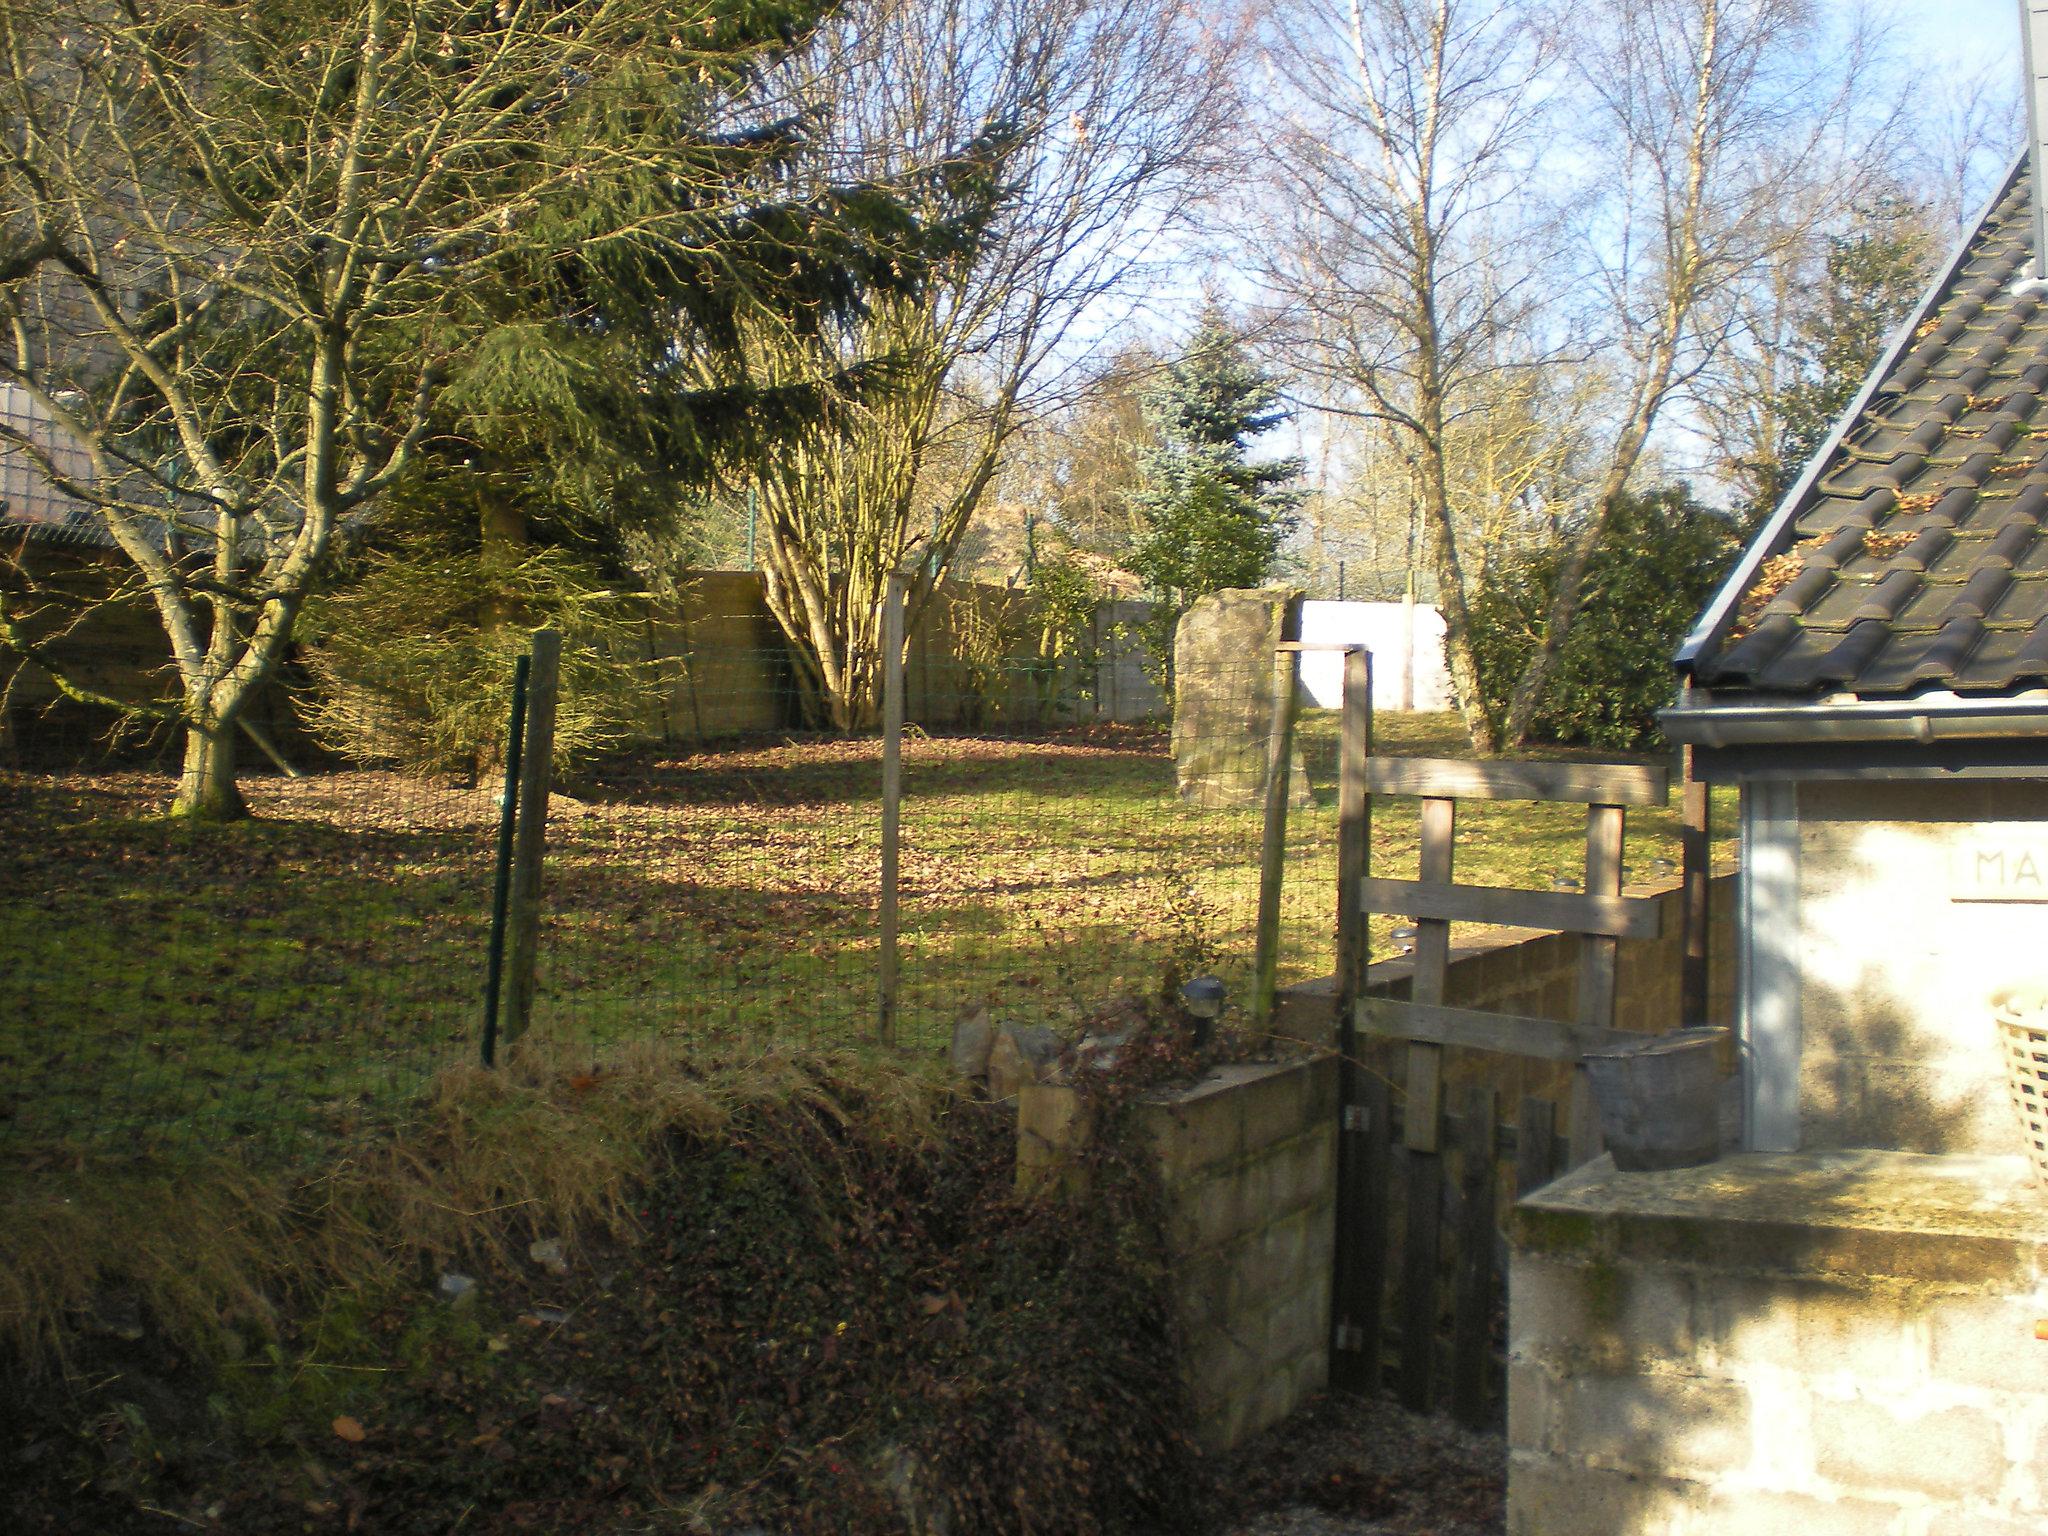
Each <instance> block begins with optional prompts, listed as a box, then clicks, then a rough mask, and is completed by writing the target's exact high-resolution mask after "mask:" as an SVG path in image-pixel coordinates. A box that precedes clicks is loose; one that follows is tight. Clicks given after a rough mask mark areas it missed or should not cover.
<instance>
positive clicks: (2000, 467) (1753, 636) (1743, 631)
mask: <svg viewBox="0 0 2048 1536" xmlns="http://www.w3.org/2000/svg"><path fill="white" fill-rule="evenodd" d="M2030 198H2031V188H2030V181H2029V175H2028V172H2027V170H2026V168H2025V167H2024V166H2022V167H2021V168H2020V169H2019V170H2017V171H2016V172H2015V173H2014V175H2013V177H2012V178H2011V179H2010V180H2009V181H2008V183H2007V184H2006V186H2005V188H2004V189H2003V191H2002V192H2001V194H2000V196H1999V198H1998V200H1997V202H1996V203H1995V204H1994V205H1993V207H1992V209H1991V211H1990V213H1989V214H1987V215H1986V217H1985V219H1984V221H1983V222H1982V223H1981V224H1980V225H1979V227H1978V228H1977V230H1976V231H1975V233H1974V234H1973V235H1972V237H1971V239H1970V242H1969V244H1968V246H1967V247H1966V249H1965V251H1964V253H1963V255H1962V258H1961V260H1960V262H1959V264H1958V265H1957V267H1956V268H1955V270H1954V271H1953V272H1952V273H1951V276H1950V279H1949V282H1948V284H1947V287H1946V288H1945V289H1944V290H1943V291H1942V292H1940V293H1939V294H1937V295H1936V296H1935V299H1934V301H1933V304H1932V307H1931V308H1930V309H1929V310H1927V311H1925V312H1924V313H1925V315H1926V316H1928V317H1929V318H1923V319H1921V320H1919V321H1918V322H1916V324H1917V329H1916V330H1915V332H1914V336H1913V339H1912V340H1911V342H1910V343H1909V344H1908V345H1907V347H1906V349H1905V351H1904V352H1903V354H1902V355H1901V356H1900V357H1899V358H1898V359H1897V360H1896V361H1895V362H1894V363H1893V365H1892V367H1891V369H1890V371H1889V373H1888V374H1887V375H1886V376H1885V377H1883V378H1882V379H1880V380H1879V381H1878V382H1877V385H1876V387H1875V388H1874V389H1873V390H1872V392H1871V395H1870V398H1869V399H1868V400H1867V401H1866V403H1865V405H1864V408H1863V411H1862V414H1861V415H1860V416H1859V417H1858V419H1856V420H1855V421H1853V422H1851V423H1849V424H1848V426H1847V428H1846V429H1845V430H1844V432H1843V433H1842V437H1841V442H1840V444H1839V445H1838V446H1837V447H1836V448H1835V449H1834V450H1833V455H1832V457H1831V458H1830V460H1829V461H1828V462H1826V463H1824V464H1822V465H1821V466H1820V467H1819V471H1818V473H1816V474H1815V475H1814V476H1813V477H1812V480H1811V482H1810V484H1809V487H1808V489H1807V491H1806V493H1805V496H1806V499H1805V500H1804V502H1803V503H1801V504H1799V505H1797V506H1795V507H1792V508H1789V509H1787V511H1786V513H1785V514H1783V515H1781V516H1780V517H1778V518H1775V519H1773V520H1772V522H1771V524H1770V525H1769V531H1768V534H1767V535H1766V536H1767V537H1770V538H1772V539H1773V540H1774V541H1775V542H1774V543H1773V544H1772V545H1771V546H1770V547H1768V548H1766V549H1765V550H1764V551H1763V553H1765V554H1769V555H1774V556H1777V557H1778V558H1775V559H1771V560H1757V561H1756V562H1755V563H1754V564H1755V568H1756V571H1757V574H1756V575H1755V576H1753V577H1752V586H1751V588H1750V590H1749V591H1748V592H1747V593H1745V594H1744V595H1743V597H1742V598H1741V599H1740V600H1739V601H1738V602H1737V603H1736V604H1735V605H1734V609H1733V612H1734V618H1733V620H1732V622H1731V623H1730V624H1729V625H1728V626H1727V629H1726V632H1725V633H1724V634H1723V635H1722V636H1721V637H1720V638H1719V640H1718V641H1717V642H1716V643H1715V644H1713V645H1710V646H1708V647H1706V648H1705V649H1703V650H1702V651H1701V652H1700V653H1699V654H1697V655H1695V656H1693V657H1692V658H1691V660H1690V662H1689V663H1688V664H1689V665H1690V667H1691V669H1692V671H1693V674H1694V676H1695V677H1697V678H1698V679H1699V680H1700V681H1701V682H1703V683H1707V684H1710V685H1712V686H1713V687H1715V688H1717V689H1725V690H1732V691H1737V692H1742V691H1747V692H1755V693H1765V694H1810V693H1812V692H1813V691H1814V690H1816V689H1826V690H1828V691H1830V692H1834V691H1840V690H1847V691H1850V692H1853V693H1857V694H1863V695H1871V696H1884V695H1897V694H1903V693H1911V692H1915V691H1919V690H1923V689H1936V688H1941V689H1954V690H1956V691H1958V692H1964V693H1970V692H1977V693H1983V692H1997V691H2009V690H2012V689H2015V688H2022V687H2025V688H2032V687H2041V686H2048V537H2044V530H2048V304H2044V302H2043V300H2042V298H2041V296H2040V295H2038V294H2036V293H2033V292H2026V293H2015V292H2013V284H2014V281H2015V280H2016V279H2017V278H2019V277H2021V276H2023V275H2024V271H2025V268H2026V265H2027V263H2028V261H2029V260H2030V258H2031V255H2032V236H2033V222H2032V209H2031V202H2030ZM1930 321H1931V323H1930ZM1788 558H1789V560H1790V561H1791V562H1792V563H1791V565H1790V566H1789V575H1788V565H1787V560H1788ZM1766 570H1768V573H1769V574H1768V576H1766V575H1765V574H1764V573H1765V571H1766ZM1765 580H1769V581H1770V582H1771V583H1772V585H1771V586H1769V587H1768V588H1765V587H1762V586H1760V585H1758V583H1760V582H1763V581H1765Z"/></svg>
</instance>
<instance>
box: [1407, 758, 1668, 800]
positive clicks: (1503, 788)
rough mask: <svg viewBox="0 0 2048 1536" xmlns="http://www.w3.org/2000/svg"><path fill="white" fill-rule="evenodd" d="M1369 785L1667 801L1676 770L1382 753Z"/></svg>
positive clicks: (1467, 793) (1410, 791)
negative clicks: (1474, 760)
mask: <svg viewBox="0 0 2048 1536" xmlns="http://www.w3.org/2000/svg"><path fill="white" fill-rule="evenodd" d="M1366 787H1367V788H1368V789H1370V790H1371V791H1372V792H1373V793H1374V794H1376V795H1435V796H1442V797H1445V798H1449V799H1457V800H1570V801H1577V802H1582V803H1587V804H1595V805H1662V804H1664V803H1665V801H1667V800H1668V799H1670V798H1671V772H1670V770H1669V769H1666V768H1653V767H1648V766H1645V765H1643V764H1639V763H1546V762H1534V761H1529V760H1523V761H1519V762H1490V763H1475V762H1471V761H1469V760H1467V759H1465V758H1462V757H1379V758H1375V759H1373V764H1372V769H1371V772H1370V774H1369V775H1368V778H1367V781H1366Z"/></svg>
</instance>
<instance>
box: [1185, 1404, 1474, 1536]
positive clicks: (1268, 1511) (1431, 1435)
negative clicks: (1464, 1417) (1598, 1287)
mask: <svg viewBox="0 0 2048 1536" xmlns="http://www.w3.org/2000/svg"><path fill="white" fill-rule="evenodd" d="M1223 1482H1224V1486H1225V1487H1226V1489H1227V1490H1228V1492H1227V1493H1226V1495H1225V1498H1226V1506H1227V1509H1228V1518H1227V1520H1226V1524H1225V1530H1226V1531H1227V1532H1228V1536H1500V1533H1501V1532H1502V1531H1503V1530H1504V1529H1505V1528H1506V1510H1505V1504H1506V1496H1507V1444H1506V1441H1505V1440H1503V1439H1502V1438H1501V1437H1500V1436H1498V1435H1487V1434H1474V1433H1472V1432H1471V1431H1469V1430H1466V1429H1462V1428H1460V1427H1459V1426H1457V1425H1456V1424H1453V1423H1452V1422H1451V1421H1450V1420H1449V1419H1445V1418H1423V1417H1420V1416H1418V1415H1416V1414H1411V1413H1407V1412H1404V1411H1403V1410H1402V1409H1401V1408H1399V1407H1398V1406H1396V1405H1395V1404H1394V1403H1393V1402H1391V1401H1390V1400H1388V1399H1386V1398H1372V1399H1365V1398H1340V1397H1328V1398H1323V1399H1321V1400H1319V1401H1317V1402H1316V1403H1315V1404H1313V1405H1312V1406H1310V1407H1309V1408H1308V1409H1306V1410H1304V1411H1303V1412H1302V1413H1299V1414H1297V1415H1295V1416H1294V1417H1293V1418H1291V1419H1288V1420H1287V1421H1285V1422H1284V1423H1282V1424H1279V1425H1276V1426H1275V1427H1274V1428H1273V1429H1271V1430H1269V1431H1268V1432H1267V1433H1266V1434H1264V1435H1262V1436H1260V1437H1259V1438H1258V1439H1257V1440H1255V1441H1253V1442H1252V1443H1251V1444H1249V1445H1247V1446H1245V1447H1243V1448H1242V1449H1241V1450H1239V1451H1238V1452H1237V1453H1236V1454H1235V1455H1234V1456H1232V1457H1231V1458H1230V1460H1229V1462H1228V1463H1227V1465H1226V1467H1225V1468H1224V1475H1223Z"/></svg>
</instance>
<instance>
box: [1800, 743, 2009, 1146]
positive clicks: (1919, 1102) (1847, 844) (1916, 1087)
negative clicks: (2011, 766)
mask: <svg viewBox="0 0 2048 1536" xmlns="http://www.w3.org/2000/svg"><path fill="white" fill-rule="evenodd" d="M1796 815H1797V836H1798V847H1797V861H1798V868H1797V875H1796V880H1797V889H1798V915H1797V924H1798V938H1797V943H1796V946H1795V947H1794V949H1793V954H1792V958H1793V960H1794V961H1795V965H1793V966H1789V967H1787V968H1786V969H1788V970H1794V971H1796V986H1797V989H1798V990H1797V1008H1796V1015H1797V1016H1796V1021H1795V1022H1794V1025H1793V1027H1795V1028H1796V1030H1797V1032H1798V1036H1799V1044H1798V1060H1799V1063H1800V1067H1799V1114H1800V1140H1801V1142H1802V1144H1803V1145H1804V1146H1805V1147H1806V1148H1809V1149H1813V1148H1826V1147H1894V1148H1898V1149H1901V1150H1905V1151H1916V1152H1981V1153H1994V1154H2010V1153H2018V1152H2019V1151H2020V1150H2021V1146H2020V1142H2019V1139H2018V1134H2019V1133H2018V1120H2017V1117H2016V1115H2015V1113H2014V1111H2013V1109H2012V1106H2011V1103H2010V1102H2009V1099H2008V1094H2007V1089H2006V1084H2005V1075H2004V1068H2003V1064H2002V1062H2001V1059H2000V1056H1999V1050H1998V1037H1997V1031H1996V1028H1995V1026H1994V1025H1993V1022H1992V999H1993V997H1994V996H1995V995H1997V994H1998V993H2000V992H2002V991H2004V990H2005V989H2008V988H2011V987H2014V986H2025V985H2029V984H2032V985H2036V986H2040V985H2043V984H2048V783H2043V782H2040V781H2033V782H2009V783H1999V782H1989V781H1978V782H1951V783H1922V782H1897V781H1894V782H1887V783H1868V784H1864V783H1806V784H1801V785H1799V786H1798V790H1797V800H1796ZM2030 860H2031V863H2030V862H2029V861H2030ZM2030 870H2031V871H2032V873H2033V876H2034V877H2035V878H2032V879H2030V878H2029V871H2030ZM2012 897H2033V898H2035V899H2032V900H2014V899H1987V898H2012Z"/></svg>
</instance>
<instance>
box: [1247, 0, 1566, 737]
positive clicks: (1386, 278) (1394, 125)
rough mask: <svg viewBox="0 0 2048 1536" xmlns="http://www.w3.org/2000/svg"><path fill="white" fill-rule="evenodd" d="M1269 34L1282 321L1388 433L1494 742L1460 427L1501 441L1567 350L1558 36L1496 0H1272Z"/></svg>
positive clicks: (1482, 728)
mask: <svg viewBox="0 0 2048 1536" xmlns="http://www.w3.org/2000/svg"><path fill="white" fill-rule="evenodd" d="M1268 35H1269V38H1270V42H1269V44H1268V59H1269V61H1270V64H1269V77H1268V94H1269V98H1270V99H1271V101H1272V102H1273V103H1274V104H1275V106H1276V108H1277V110H1278V113H1279V121H1278V122H1277V123H1276V124H1275V125H1274V128H1273V130H1272V132H1271V134H1270V141H1271V159H1270V164H1271V168H1272V172H1273V178H1274V181H1275V183H1276V184H1277V185H1278V186H1279V187H1280V188H1282V189H1283V190H1284V193H1285V198H1284V208H1285V213H1284V216H1283V217H1284V221H1285V222H1284V225H1283V229H1284V238H1283V239H1280V240H1278V241H1270V242H1262V244H1261V248H1262V249H1263V250H1264V251H1265V253H1266V259H1265V260H1264V263H1263V265H1264V270H1265V276H1266V279H1267V281H1268V282H1269V284H1270V285H1271V287H1272V289H1273V290H1274V293H1275V297H1276V298H1277V300H1278V301H1279V304H1280V314H1279V316H1278V317H1276V327H1277V330H1278V331H1279V333H1280V334H1281V335H1283V336H1288V335H1291V336H1292V337H1293V338H1294V339H1295V340H1296V341H1297V342H1298V343H1299V345H1298V347H1297V350H1296V351H1295V352H1294V353H1293V354H1292V356H1293V360H1294V361H1295V362H1296V364H1297V366H1300V365H1303V364H1304V363H1306V364H1307V366H1308V367H1309V368H1310V369H1311V370H1313V371H1316V372H1319V373H1320V374H1321V376H1322V381H1323V383H1324V384H1325V386H1326V388H1327V389H1328V391H1329V393H1330V395H1331V398H1330V400H1329V401H1328V402H1327V404H1328V405H1329V406H1330V407H1331V408H1333V409H1335V410H1339V411H1346V410H1348V411H1354V412H1357V413H1359V414H1361V415H1363V416H1364V417H1366V418H1368V419H1369V420H1371V421H1373V422H1375V423H1378V424H1379V425H1380V426H1381V427H1383V428H1384V429H1385V430H1386V431H1387V432H1388V433H1389V434H1390V435H1391V439H1392V441H1393V443H1394V444H1395V446H1396V449H1397V452H1398V455H1399V457H1400V460H1401V461H1402V463H1403V464H1404V465H1405V467H1406V472H1407V474H1408V475H1409V477H1410V479H1411V489H1412V495H1413V497H1414V500H1415V505H1416V506H1417V508H1418V510H1419V513H1420V521H1421V525H1422V532H1423V540H1424V543H1425V545H1426V547H1427V550H1428V554H1429V563H1430V566H1431V569H1432V571H1433V573H1434V575H1435V578H1436V582H1435V585H1436V597H1437V601H1438V603H1439V604H1440V605H1441V607H1442V611H1443V616H1444V622H1445V630H1446V646H1447V650H1448V660H1449V663H1450V671H1451V680H1452V684H1453V687H1454V689H1455V690H1456V693H1457V699H1458V707H1459V709H1460V711H1461V712H1462V714H1463V716H1464V720H1465V725H1466V728H1467V730H1468V731H1469V732H1470V734H1471V737H1472V740H1473V743H1474V745H1475V746H1477V747H1479V748H1480V749H1481V750H1490V749H1491V748H1492V747H1493V745H1494V741H1495V732H1494V728H1493V724H1492V722H1491V720H1490V719H1489V717H1488V713H1487V709H1486V706H1485V701H1484V698H1483V695H1482V690H1481V686H1480V678H1479V673H1478V666H1477V662H1476V660H1475V657H1474V654H1473V648H1472V634H1471V616H1470V611H1469V594H1470V591H1471V572H1470V571H1469V569H1468V564H1469V560H1470V551H1469V550H1468V549H1467V548H1466V547H1465V545H1466V541H1465V539H1464V536H1463V531H1462V525H1463V523H1464V522H1465V520H1466V519H1465V517H1464V509H1462V508H1461V500H1462V495H1461V492H1464V491H1469V490H1470V489H1471V488H1472V481H1471V477H1469V476H1466V475H1465V474H1464V473H1463V471H1462V470H1461V468H1460V466H1459V465H1458V463H1457V462H1456V460H1457V458H1458V455H1459V452H1460V445H1461V443H1465V444H1471V443H1475V442H1476V443H1483V444H1486V445H1489V446H1491V447H1493V448H1496V449H1502V448H1505V446H1506V444H1507V442H1508V440H1509V439H1508V438H1506V437H1505V436H1504V435H1503V434H1501V433H1496V432H1490V431H1488V430H1486V429H1485V428H1484V427H1483V425H1481V423H1482V422H1483V421H1484V420H1485V419H1486V418H1488V417H1490V416H1491V415H1493V414H1494V413H1496V412H1499V411H1501V410H1502V409H1503V408H1504V406H1507V405H1508V404H1510V403H1511V402H1513V401H1514V400H1516V399H1518V398H1523V399H1526V397H1527V392H1528V387H1529V385H1528V381H1527V380H1525V379H1524V378H1522V377H1521V376H1523V375H1527V374H1529V373H1530V372H1531V371H1532V370H1534V369H1536V368H1537V367H1539V366H1540V365H1542V364H1543V363H1545V362H1547V361H1552V360H1554V358H1555V355H1556V351H1557V348H1556V345H1555V342H1556V340H1557V339H1558V338H1556V337H1554V336H1553V337H1552V338H1550V340H1549V342H1548V343H1546V341H1545V340H1544V339H1543V338H1542V332H1543V325H1544V319H1545V306H1546V304H1547V303H1548V302H1549V301H1550V299H1551V297H1552V296H1551V294H1550V292H1549V291H1548V290H1547V288H1546V284H1545V270H1546V263H1545V262H1544V260H1543V255H1544V253H1545V252H1546V250H1547V249H1548V248H1549V246H1550V243H1551V242H1550V238H1549V237H1550V230H1549V228H1548V227H1547V216H1548V214H1549V213H1550V211H1551V210H1549V209H1547V208H1545V207H1543V206H1542V205H1541V203H1540V201H1539V200H1538V199H1535V198H1532V197H1531V195H1530V188H1531V185H1532V181H1533V173H1534V168H1535V164H1536V160H1537V156H1538V153H1539V151H1540V150H1541V148H1542V147H1543V145H1544V143H1545V141H1546V129H1545V117H1546V114H1545V106H1544V96H1543V92H1542V90H1541V89H1540V82H1541V81H1542V78H1543V75H1544V73H1545V70H1546V68H1547V67H1548V64H1549V54H1550V51H1551V49H1550V46H1549V44H1548V42H1547V40H1546V39H1545V37H1544V36H1543V34H1542V33H1541V32H1540V31H1539V30H1538V29H1536V28H1535V27H1534V26H1532V25H1531V24H1530V23H1529V21H1528V20H1527V18H1526V17H1525V15H1524V14H1523V13H1522V12H1521V11H1520V10H1519V9H1516V8H1511V7H1508V6H1504V5H1502V4H1500V3H1499V0H1349V3H1343V0H1299V3H1291V4H1283V5H1282V6H1281V7H1280V8H1278V9H1276V10H1275V12H1274V13H1273V15H1272V17H1271V20H1270V24H1269V27H1268ZM1500 467H1501V466H1500V465H1499V464H1498V463H1496V464H1495V466H1494V469H1495V471H1496V473H1495V476H1494V478H1495V479H1496V481H1501V480H1503V477H1502V476H1500V475H1499V474H1498V473H1497V471H1498V470H1499V469H1500ZM1525 478H1526V476H1522V475H1519V474H1509V475H1507V476H1505V477H1504V480H1505V481H1515V480H1518V479H1525ZM1461 481H1462V482H1464V483H1463V484H1462V485H1461ZM1509 494H1512V493H1509Z"/></svg>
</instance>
